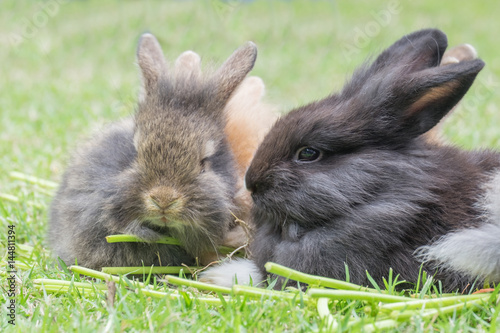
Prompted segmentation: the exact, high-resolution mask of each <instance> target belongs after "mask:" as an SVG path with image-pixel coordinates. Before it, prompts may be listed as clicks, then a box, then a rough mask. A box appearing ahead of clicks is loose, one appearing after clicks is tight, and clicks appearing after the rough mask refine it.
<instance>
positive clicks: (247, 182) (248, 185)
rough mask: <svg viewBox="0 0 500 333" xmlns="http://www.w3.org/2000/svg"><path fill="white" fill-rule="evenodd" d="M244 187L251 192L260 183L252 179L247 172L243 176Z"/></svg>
mask: <svg viewBox="0 0 500 333" xmlns="http://www.w3.org/2000/svg"><path fill="white" fill-rule="evenodd" d="M245 187H246V188H247V190H249V191H250V192H252V193H255V192H256V191H257V190H258V189H259V187H260V185H259V183H258V182H257V181H254V180H253V179H252V177H251V176H250V175H249V174H248V173H247V174H246V177H245Z"/></svg>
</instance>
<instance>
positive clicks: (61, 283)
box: [33, 279, 107, 290]
mask: <svg viewBox="0 0 500 333" xmlns="http://www.w3.org/2000/svg"><path fill="white" fill-rule="evenodd" d="M33 283H34V284H36V285H42V284H43V285H45V286H62V287H69V286H75V287H77V288H89V289H92V288H96V289H103V290H105V289H107V287H106V285H104V284H97V283H88V282H75V281H65V280H57V279H35V280H33Z"/></svg>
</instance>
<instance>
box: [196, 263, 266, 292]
mask: <svg viewBox="0 0 500 333" xmlns="http://www.w3.org/2000/svg"><path fill="white" fill-rule="evenodd" d="M264 280H265V277H264V275H263V274H262V273H261V271H260V269H259V268H258V267H257V265H255V263H254V262H253V261H251V260H248V259H233V260H231V261H227V262H224V263H222V264H220V265H218V266H215V267H210V268H208V269H207V270H206V271H204V272H203V273H201V274H200V278H199V281H201V282H206V283H211V284H215V285H218V286H222V287H228V288H231V287H232V286H233V285H234V284H241V285H249V284H250V282H252V284H253V285H254V286H255V285H257V284H258V283H260V282H262V281H264ZM236 282H237V283H236Z"/></svg>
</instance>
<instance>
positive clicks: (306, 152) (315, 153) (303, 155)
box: [297, 147, 321, 162]
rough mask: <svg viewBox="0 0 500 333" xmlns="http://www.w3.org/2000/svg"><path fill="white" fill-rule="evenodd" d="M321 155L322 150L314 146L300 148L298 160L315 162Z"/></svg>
mask: <svg viewBox="0 0 500 333" xmlns="http://www.w3.org/2000/svg"><path fill="white" fill-rule="evenodd" d="M320 157H321V151H319V150H317V149H315V148H312V147H303V148H300V149H299V150H298V152H297V160H298V161H300V162H313V161H316V160H317V159H319V158H320Z"/></svg>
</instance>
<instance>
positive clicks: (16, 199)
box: [0, 193, 45, 209]
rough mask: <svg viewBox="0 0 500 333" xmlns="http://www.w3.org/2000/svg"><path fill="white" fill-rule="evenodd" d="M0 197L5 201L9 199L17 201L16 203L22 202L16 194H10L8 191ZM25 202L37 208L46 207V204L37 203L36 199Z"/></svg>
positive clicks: (0, 194) (13, 201)
mask: <svg viewBox="0 0 500 333" xmlns="http://www.w3.org/2000/svg"><path fill="white" fill-rule="evenodd" d="M0 199H3V200H5V201H9V202H12V203H16V204H19V203H21V199H19V198H18V197H16V196H14V195H11V194H8V193H0ZM25 203H26V206H31V207H35V208H37V209H43V208H45V206H44V205H42V204H39V203H36V202H34V201H31V200H28V201H26V202H25Z"/></svg>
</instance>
